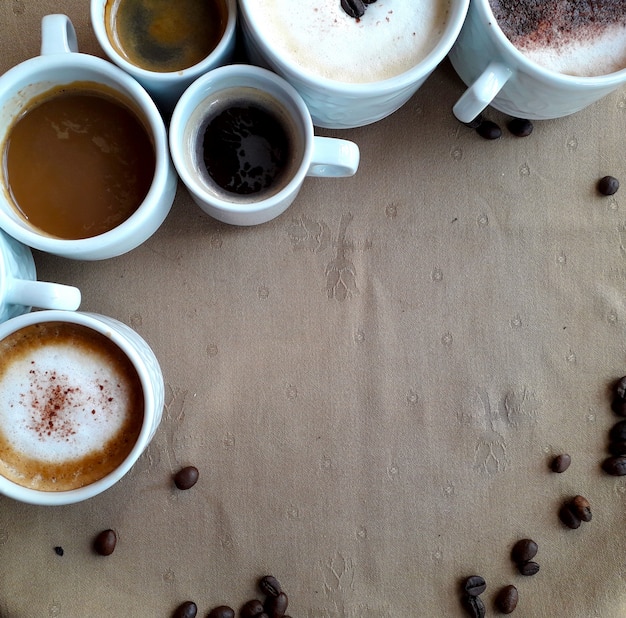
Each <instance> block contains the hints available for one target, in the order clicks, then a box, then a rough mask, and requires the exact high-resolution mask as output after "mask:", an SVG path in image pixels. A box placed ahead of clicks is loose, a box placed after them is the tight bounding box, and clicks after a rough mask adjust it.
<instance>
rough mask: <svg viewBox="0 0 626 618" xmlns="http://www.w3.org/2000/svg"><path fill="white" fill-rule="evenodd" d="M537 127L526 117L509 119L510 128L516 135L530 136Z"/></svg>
mask: <svg viewBox="0 0 626 618" xmlns="http://www.w3.org/2000/svg"><path fill="white" fill-rule="evenodd" d="M534 128H535V127H534V126H533V123H532V122H531V121H530V120H527V119H526V118H513V119H512V120H510V121H509V124H508V129H509V131H510V132H511V133H512V134H513V135H515V136H516V137H528V136H529V135H530V134H531V133H532V132H533V129H534Z"/></svg>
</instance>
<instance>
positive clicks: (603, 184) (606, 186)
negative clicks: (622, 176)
mask: <svg viewBox="0 0 626 618" xmlns="http://www.w3.org/2000/svg"><path fill="white" fill-rule="evenodd" d="M618 189H619V180H617V178H614V177H613V176H604V177H603V178H600V180H598V191H599V192H600V193H602V195H613V194H614V193H617V190H618Z"/></svg>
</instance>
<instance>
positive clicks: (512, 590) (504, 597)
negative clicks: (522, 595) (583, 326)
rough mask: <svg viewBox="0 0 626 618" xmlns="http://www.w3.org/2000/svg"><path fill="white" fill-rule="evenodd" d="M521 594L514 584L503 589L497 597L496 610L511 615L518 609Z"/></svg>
mask: <svg viewBox="0 0 626 618" xmlns="http://www.w3.org/2000/svg"><path fill="white" fill-rule="evenodd" d="M518 600H519V594H518V592H517V588H516V587H515V586H513V585H512V584H509V585H508V586H504V588H501V589H500V591H499V592H498V594H497V596H496V608H497V609H498V611H500V612H501V613H502V614H511V613H512V612H513V611H514V610H515V608H516V607H517V602H518Z"/></svg>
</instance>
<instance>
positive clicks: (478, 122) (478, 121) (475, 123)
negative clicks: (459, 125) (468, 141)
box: [463, 114, 484, 129]
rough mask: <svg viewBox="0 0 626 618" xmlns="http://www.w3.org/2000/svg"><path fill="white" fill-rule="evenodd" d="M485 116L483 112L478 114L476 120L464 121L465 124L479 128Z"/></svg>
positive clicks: (472, 127)
mask: <svg viewBox="0 0 626 618" xmlns="http://www.w3.org/2000/svg"><path fill="white" fill-rule="evenodd" d="M483 120H484V118H483V115H482V114H478V116H476V118H474V120H470V121H469V122H464V123H463V124H464V125H465V126H466V127H469V128H470V129H478V127H479V126H480V125H481V124H482V122H483Z"/></svg>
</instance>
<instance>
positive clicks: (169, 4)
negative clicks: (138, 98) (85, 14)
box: [91, 0, 237, 114]
mask: <svg viewBox="0 0 626 618" xmlns="http://www.w3.org/2000/svg"><path fill="white" fill-rule="evenodd" d="M91 24H92V27H93V30H94V33H95V35H96V38H97V39H98V42H99V43H100V46H101V47H102V49H103V50H104V53H105V54H106V55H107V56H108V57H109V59H110V60H111V61H112V62H114V63H115V64H116V65H117V66H119V67H120V68H122V69H124V71H126V72H127V73H129V74H130V75H132V76H133V77H134V78H135V79H136V80H137V81H138V82H139V83H140V84H142V85H143V86H144V88H145V89H146V90H147V91H148V92H149V93H150V94H151V95H152V97H153V98H154V100H155V101H156V103H157V105H158V106H159V107H160V108H161V110H162V111H163V112H164V113H165V114H170V113H171V112H172V109H174V105H175V104H176V102H177V101H178V98H179V97H180V95H181V94H182V93H183V91H184V90H185V88H187V86H189V84H191V82H192V81H194V80H195V79H196V78H197V77H199V76H200V75H202V74H203V73H206V72H207V71H209V70H211V69H214V68H216V67H218V66H221V65H223V64H227V63H228V62H230V61H231V60H232V58H233V55H234V52H235V39H236V24H237V0H174V1H173V0H91Z"/></svg>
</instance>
